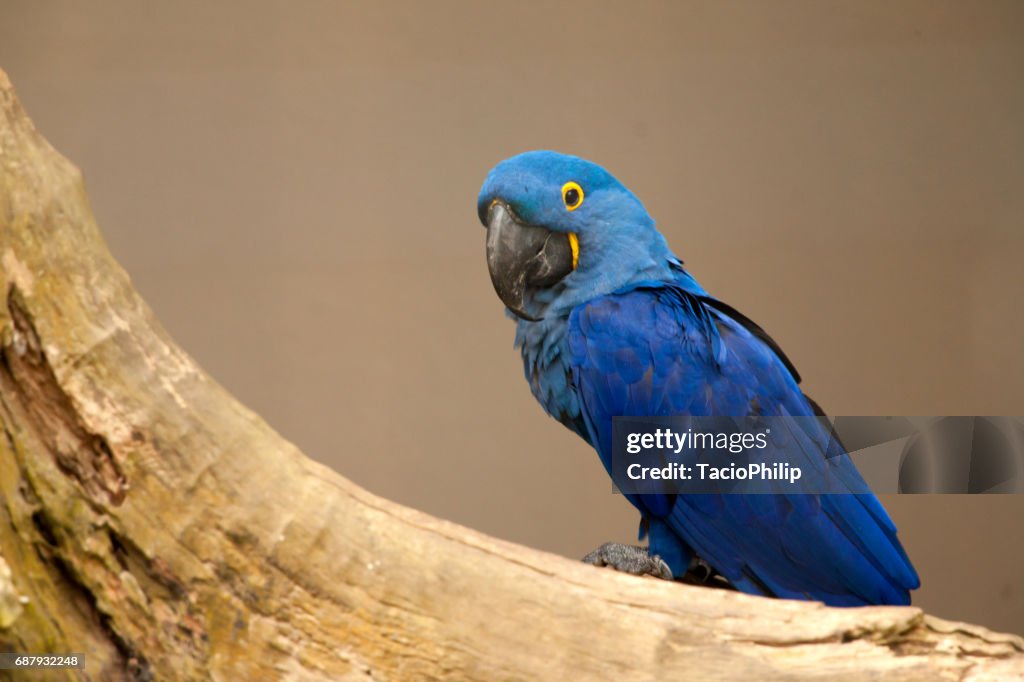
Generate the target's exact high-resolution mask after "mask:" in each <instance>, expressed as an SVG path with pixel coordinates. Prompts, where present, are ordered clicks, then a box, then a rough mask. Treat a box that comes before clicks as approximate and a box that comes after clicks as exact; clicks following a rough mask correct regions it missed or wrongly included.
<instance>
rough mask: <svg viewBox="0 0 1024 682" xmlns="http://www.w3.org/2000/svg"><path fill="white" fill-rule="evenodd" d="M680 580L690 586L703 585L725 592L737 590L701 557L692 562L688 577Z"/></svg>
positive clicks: (685, 576) (687, 570) (687, 572)
mask: <svg viewBox="0 0 1024 682" xmlns="http://www.w3.org/2000/svg"><path fill="white" fill-rule="evenodd" d="M680 580H681V581H682V582H684V583H686V584H688V585H703V586H705V587H717V588H719V589H723V590H735V589H736V588H735V587H733V586H732V583H730V582H729V581H728V580H727V579H726V578H725V576H724V575H722V574H721V573H719V572H718V571H716V570H715V569H714V568H712V567H711V564H709V563H708V562H706V561H704V560H703V559H701V558H700V557H694V558H693V559H691V560H690V566H689V567H688V568H687V569H686V575H684V576H683V577H682V578H680Z"/></svg>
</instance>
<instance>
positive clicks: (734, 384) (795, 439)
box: [567, 282, 919, 606]
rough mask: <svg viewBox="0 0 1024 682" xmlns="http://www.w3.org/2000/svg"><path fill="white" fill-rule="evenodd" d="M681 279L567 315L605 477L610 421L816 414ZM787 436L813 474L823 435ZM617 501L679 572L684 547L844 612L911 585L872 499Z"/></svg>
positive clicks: (845, 468) (743, 583)
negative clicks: (636, 513)
mask: <svg viewBox="0 0 1024 682" xmlns="http://www.w3.org/2000/svg"><path fill="white" fill-rule="evenodd" d="M683 285H684V286H673V285H667V284H665V283H648V284H641V285H638V286H634V287H632V288H630V289H629V290H626V291H620V292H617V293H615V294H612V295H609V296H603V297H600V298H597V299H594V300H592V301H589V302H587V303H585V304H583V305H581V306H578V307H577V308H576V309H574V310H573V312H572V313H571V315H570V317H569V329H568V339H567V341H568V349H569V352H568V356H569V357H568V366H569V380H570V382H571V383H572V386H573V389H574V390H575V394H576V396H577V397H578V401H579V410H580V412H581V418H582V424H583V428H584V430H585V431H586V437H587V438H588V440H589V441H590V442H591V443H592V444H593V445H594V447H595V448H596V449H597V451H598V454H599V455H600V457H601V461H602V463H604V465H605V467H606V468H607V469H608V470H609V471H610V470H611V443H612V437H611V428H612V419H611V418H612V417H613V416H648V415H650V416H668V415H693V416H703V415H727V416H745V415H751V414H765V415H792V416H811V415H813V414H814V413H815V412H814V409H813V407H812V404H811V403H810V402H809V401H808V400H807V399H806V398H805V397H804V395H803V393H802V392H801V390H800V388H799V386H798V385H797V381H798V377H797V375H796V373H795V370H793V369H792V365H791V364H790V363H789V362H788V360H786V359H785V356H784V355H782V354H781V351H780V350H778V348H777V346H775V345H774V343H773V342H771V341H770V339H769V338H768V337H767V335H766V334H764V333H763V331H761V330H760V328H759V327H757V326H756V325H753V323H752V322H750V321H749V320H747V319H746V318H742V316H739V315H738V313H735V311H733V310H732V309H731V308H728V306H722V305H709V304H707V300H708V299H706V298H703V297H704V296H706V294H704V292H703V290H701V289H699V287H698V288H694V287H693V286H687V283H686V282H684V283H683ZM730 313H732V315H730ZM737 317H739V318H741V319H736V318H737ZM789 437H791V438H792V444H793V446H794V447H796V448H799V450H800V451H802V455H803V456H804V457H805V461H806V465H807V466H818V467H823V466H824V462H825V452H826V449H827V448H830V447H835V442H834V441H829V439H828V437H827V435H826V434H823V433H822V434H815V433H792V434H789ZM829 454H833V453H832V451H830V450H829ZM839 469H840V470H839V472H838V473H839V477H840V478H841V479H843V480H849V481H851V482H854V483H857V482H861V480H860V477H859V474H857V472H856V469H855V468H854V467H853V465H852V463H851V462H850V461H849V459H848V458H846V457H845V456H844V457H843V458H842V466H840V467H839ZM627 497H628V498H629V500H630V502H632V503H633V504H634V505H635V506H636V507H637V508H638V509H639V510H640V512H641V514H642V515H643V518H644V522H645V526H644V527H645V528H647V530H648V536H649V542H650V547H651V551H652V552H653V553H657V554H659V555H661V556H662V557H663V558H665V559H666V561H667V562H668V563H669V565H670V566H671V568H672V569H673V572H674V573H676V574H680V573H682V572H684V571H685V570H686V564H687V563H688V562H689V558H690V557H691V556H692V555H693V554H694V553H695V554H697V555H698V556H700V557H701V558H703V559H704V560H705V561H707V562H708V563H709V564H711V565H712V566H713V567H714V568H715V569H716V570H717V571H719V572H720V573H721V574H723V575H724V576H725V577H727V578H728V579H729V580H730V581H731V582H732V583H733V584H734V585H736V586H737V587H738V588H739V589H741V590H744V591H747V592H752V593H761V594H770V595H774V596H778V597H789V598H802V599H808V598H810V599H818V600H822V601H824V602H826V603H829V604H834V605H842V606H853V605H862V604H907V603H909V601H910V597H909V590H910V589H913V588H915V587H917V586H918V584H919V581H918V578H917V574H916V573H915V572H914V569H913V566H911V564H910V561H909V560H908V558H907V556H906V553H905V552H904V551H903V548H902V547H901V546H900V543H899V541H898V540H897V538H896V529H895V527H894V526H893V524H892V522H891V520H890V519H889V517H888V515H887V514H886V512H885V510H884V509H883V508H882V506H881V504H879V502H878V500H877V499H876V498H875V497H874V496H873V495H871V494H849V495H820V496H819V495H808V494H789V495H787V494H783V493H781V492H780V493H779V494H777V495H709V494H705V495H627Z"/></svg>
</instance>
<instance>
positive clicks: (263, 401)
mask: <svg viewBox="0 0 1024 682" xmlns="http://www.w3.org/2000/svg"><path fill="white" fill-rule="evenodd" d="M208 5H209V6H208ZM243 8H244V9H243ZM0 66H2V67H3V68H4V69H6V70H8V72H9V74H10V76H11V78H12V80H13V81H14V83H15V86H16V87H17V88H18V90H19V92H20V94H21V97H22V98H23V100H24V102H25V104H26V106H27V107H28V109H29V112H30V113H31V114H32V115H33V116H34V118H35V120H36V122H37V124H38V125H39V127H40V128H41V129H42V131H43V132H44V133H45V134H46V135H47V136H48V137H49V139H50V140H51V141H52V142H53V143H54V144H55V145H56V146H57V147H58V148H59V149H60V150H62V151H63V152H64V153H65V154H66V155H67V156H69V157H70V158H71V159H73V160H74V161H75V162H76V163H78V164H79V165H80V166H81V167H82V168H83V169H84V171H85V174H86V179H87V183H88V188H89V191H90V195H91V197H92V201H93V203H94V207H95V210H96V213H97V214H98V218H99V221H100V223H101V225H102V226H103V228H104V231H105V234H106V236H107V238H108V240H109V242H110V244H111V247H112V249H113V250H114V252H115V254H116V255H117V256H118V257H119V258H120V260H121V261H122V263H124V265H125V266H126V267H127V269H128V270H129V271H130V272H131V273H132V276H133V278H134V280H135V282H136V284H137V286H138V287H139V289H140V290H141V291H142V293H143V294H144V295H145V296H146V297H147V299H148V300H149V301H150V303H151V304H152V305H153V306H154V308H155V309H156V311H157V313H158V314H159V316H160V318H161V319H162V320H163V322H164V323H165V324H166V325H167V327H168V328H169V329H170V330H171V332H172V333H173V334H174V335H175V337H176V338H177V339H178V341H179V342H180V343H182V345H184V346H185V347H186V348H187V349H189V350H190V351H191V352H192V353H193V354H194V355H195V356H196V357H197V358H198V359H199V360H200V361H201V362H202V363H203V365H204V366H205V367H206V368H207V369H208V370H210V371H211V372H212V373H213V375H214V376H215V377H217V378H218V379H219V380H220V381H222V382H223V383H224V384H226V385H227V386H228V387H229V388H230V389H231V390H232V391H234V392H235V393H236V394H237V395H238V396H239V397H240V398H241V399H242V400H244V401H245V402H246V403H248V404H249V405H250V406H251V407H253V408H254V409H256V410H257V411H258V412H260V413H261V414H262V415H263V416H265V417H266V418H267V419H268V420H269V421H270V423H271V424H273V425H274V426H275V427H277V428H278V429H279V430H280V431H282V432H283V433H284V434H285V435H287V436H288V437H290V438H292V439H293V440H295V441H296V442H297V443H298V444H299V445H300V446H302V447H303V448H304V449H305V450H306V452H308V453H309V454H311V455H312V456H314V457H316V458H318V459H320V460H323V461H325V462H328V463H330V464H331V465H332V466H334V467H336V468H337V469H338V470H339V471H341V472H343V473H344V474H345V475H347V476H349V477H351V478H352V479H354V480H356V481H357V482H359V483H361V484H363V485H364V486H366V487H368V488H369V489H371V490H373V491H375V492H377V493H379V494H381V495H384V496H387V497H390V498H393V499H395V500H398V501H401V502H403V503H406V504H409V505H412V506H415V507H418V508H420V509H424V510H426V511H428V512H431V513H433V514H436V515H439V516H443V517H447V518H450V519H454V520H456V521H459V522H462V523H465V524H468V525H470V526H473V527H475V528H479V529H481V530H483V531H486V532H488V533H493V534H495V535H498V536H502V537H505V538H510V539H512V540H516V541H519V542H523V543H526V544H529V545H533V546H537V547H542V548H545V549H548V550H551V551H553V552H557V553H560V554H565V555H568V556H580V555H582V554H583V553H585V552H586V551H588V550H590V549H592V548H593V547H594V546H596V545H597V544H599V543H600V542H602V541H605V540H613V539H614V540H620V541H629V540H631V539H632V538H633V536H634V532H635V527H636V515H635V513H634V512H633V511H632V510H631V509H630V507H629V506H628V504H627V503H626V502H625V501H624V500H623V499H621V498H620V497H614V496H612V495H611V493H610V487H609V483H608V481H607V479H606V477H605V475H604V473H603V471H602V470H601V467H600V466H599V464H598V462H597V459H596V456H595V455H594V454H593V452H592V451H590V450H589V449H588V448H587V447H586V446H585V445H584V444H583V443H582V442H580V441H578V440H577V439H576V438H575V437H574V436H572V435H571V434H569V433H568V432H567V431H565V430H564V429H562V427H561V426H559V425H558V424H556V423H555V422H553V421H551V420H548V419H546V418H545V417H544V416H543V415H542V413H541V412H540V409H539V408H538V407H537V406H536V405H535V404H534V403H533V399H532V398H531V397H530V395H529V391H528V390H527V387H526V384H525V382H524V381H523V379H522V376H521V374H520V372H521V370H520V365H519V360H518V358H517V356H516V354H515V353H514V352H513V351H512V349H511V344H512V325H511V323H509V322H508V321H506V320H505V319H504V318H503V316H502V312H501V306H500V304H499V303H498V301H497V299H496V297H495V296H494V294H493V292H492V290H491V287H490V283H489V281H488V278H487V273H486V268H485V265H484V259H483V229H482V228H481V227H480V226H479V225H478V224H477V223H476V216H475V214H474V200H475V197H476V192H477V189H478V187H479V184H480V182H481V181H482V179H483V176H484V174H485V173H486V171H487V170H488V169H489V168H490V167H491V166H492V165H493V164H494V163H496V162H497V161H498V160H500V159H501V158H503V157H506V156H509V155H511V154H513V153H516V152H519V151H523V150H526V149H532V148H555V149H559V150H562V151H568V152H573V153H577V154H580V155H584V156H587V157H590V158H592V159H594V160H597V161H599V162H600V163H602V164H604V165H605V166H607V167H608V168H610V169H611V170H612V171H613V172H615V173H616V174H617V175H618V176H619V177H620V178H621V179H622V180H623V181H624V182H626V183H627V184H628V185H629V186H630V187H631V188H632V189H634V190H635V191H636V192H637V193H638V194H639V195H640V196H641V197H642V198H643V199H644V201H645V202H646V204H647V206H648V208H649V209H650V211H651V213H652V214H653V215H654V216H655V217H656V219H657V220H658V221H659V225H660V226H661V228H662V230H663V231H664V232H665V233H666V234H667V235H668V237H669V241H670V243H671V244H672V245H673V246H674V248H675V249H676V251H677V252H678V253H680V254H681V255H682V256H683V257H684V258H685V259H686V260H687V262H688V264H689V265H690V267H691V269H692V271H693V272H694V273H695V274H696V275H697V276H698V277H699V278H700V280H701V282H702V283H703V284H704V285H705V286H706V287H707V288H708V289H710V290H711V291H712V292H713V293H715V294H716V295H718V296H719V297H721V298H723V299H725V300H726V301H729V302H730V303H732V304H733V305H735V306H736V307H738V308H739V309H741V310H743V311H744V312H746V313H747V314H748V315H750V316H751V317H753V318H754V319H755V320H758V321H759V322H761V323H762V324H763V325H764V326H765V327H766V328H767V329H768V330H769V331H770V332H771V333H772V334H773V335H774V336H775V337H776V338H777V339H778V340H779V341H780V342H781V343H782V345H783V346H784V347H785V348H786V350H787V352H788V353H789V355H790V356H791V357H792V358H793V359H794V360H795V362H796V364H797V365H798V367H799V368H800V369H801V371H802V372H803V374H804V376H805V377H806V383H807V386H808V389H809V391H810V392H812V394H813V395H815V396H816V397H817V398H819V400H820V402H821V403H822V404H823V405H825V406H826V408H827V409H829V410H830V411H832V412H834V413H839V414H911V415H913V414H1024V354H1022V353H1021V345H1022V344H1021V339H1022V338H1024V319H1022V315H1021V312H1022V301H1024V275H1022V274H1021V266H1020V261H1021V254H1022V247H1024V231H1022V227H1024V224H1022V223H1024V220H1022V216H1024V191H1022V190H1024V125H1022V124H1021V122H1022V121H1024V4H1022V3H1020V2H1013V1H1010V2H978V3H959V2H911V1H908V2H901V3H888V2H872V3H864V2H847V3H822V2H782V3H761V2H749V3H737V2H729V3H718V2H707V3H698V4H694V3H682V2H664V3H661V2H658V3H652V2H646V3H639V2H629V3H626V2H622V3H607V2H572V3H563V4H558V5H553V4H547V3H520V2H515V3H511V2H502V3H477V2H468V1H467V2H436V1H435V2H418V1H410V2H386V3H373V4H371V3H365V4H362V3H340V2H339V3H335V2H295V3H285V2H271V1H269V0H261V1H259V2H249V3H234V4H231V5H229V4H228V3H205V2H176V3H162V4H160V5H157V4H156V3H148V4H147V3H136V2H92V3H75V2H59V3H58V2H39V1H37V0H31V1H30V0H24V1H22V0H18V1H13V0H3V2H2V3H0ZM237 456H238V457H243V458H244V457H245V453H244V452H239V453H237ZM884 501H885V503H886V504H887V506H888V507H889V509H890V511H891V512H892V515H893V516H894V518H895V520H896V522H897V524H898V525H899V526H900V529H901V535H902V537H903V539H904V541H905V544H906V545H907V548H908V550H909V552H910V554H911V556H912V557H913V558H914V560H915V562H916V564H917V566H918V568H919V570H920V572H921V575H922V579H923V581H924V587H923V588H922V589H921V591H920V592H919V594H918V595H917V597H916V603H918V604H920V605H922V606H924V607H925V608H928V609H930V610H933V611H935V612H936V613H938V614H941V615H944V616H949V617H953V618H963V619H967V620H973V621H978V622H981V623H985V624H988V625H990V626H992V627H996V628H1002V629H1010V630H1016V631H1018V632H1024V580H1022V573H1024V571H1022V569H1021V566H1022V565H1024V524H1022V523H1021V520H1022V516H1024V514H1022V512H1024V497H1021V496H1004V497H995V496H992V497H978V498H973V499H967V498H960V497H903V498H887V499H885V500H884Z"/></svg>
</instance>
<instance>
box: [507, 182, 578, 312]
mask: <svg viewBox="0 0 1024 682" xmlns="http://www.w3.org/2000/svg"><path fill="white" fill-rule="evenodd" d="M487 269H488V270H489V271H490V273H491V282H492V283H493V284H494V290H495V291H496V292H497V293H498V297H499V298H500V299H501V300H502V302H503V303H504V304H505V305H506V306H508V309H509V310H511V311H512V312H513V313H515V315H516V316H517V317H520V318H522V319H524V320H531V321H533V322H536V321H538V320H540V319H541V318H539V317H534V316H532V315H530V314H529V313H527V312H526V303H527V302H526V298H527V293H528V290H530V289H534V290H536V289H543V288H545V287H549V286H551V285H552V284H554V283H556V282H558V281H559V280H561V279H562V278H563V277H565V276H566V275H568V274H569V273H571V272H572V270H573V256H572V247H571V246H570V244H569V237H568V235H566V234H561V233H558V232H552V231H551V230H548V229H546V228H543V227H537V226H534V225H524V224H523V223H521V222H519V221H518V220H516V218H515V215H514V214H513V213H512V211H511V209H509V207H508V206H507V205H506V204H504V203H503V202H501V201H494V202H492V203H491V205H490V208H489V209H488V211H487Z"/></svg>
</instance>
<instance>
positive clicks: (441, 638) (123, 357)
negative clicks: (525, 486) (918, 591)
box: [0, 71, 1024, 682]
mask: <svg viewBox="0 0 1024 682" xmlns="http://www.w3.org/2000/svg"><path fill="white" fill-rule="evenodd" d="M159 162H160V161H159V159H154V160H153V163H159ZM183 219H184V218H183ZM253 371H257V368H253ZM325 409H327V408H325ZM324 418H325V419H331V418H332V417H331V416H330V415H328V414H325V415H324ZM0 425H2V430H3V433H2V435H0V648H2V649H3V650H5V651H18V652H30V653H53V652H83V653H85V656H86V660H87V665H86V667H85V669H83V670H77V669H69V670H52V671H46V672H39V671H35V672H33V673H31V674H30V673H27V672H25V673H13V672H11V671H6V672H4V671H0V675H4V674H6V675H7V676H8V677H11V678H12V679H34V678H38V679H94V680H122V679H128V680H133V679H135V680H150V679H155V680H192V679H196V680H205V679H211V680H232V681H234V680H263V679H281V680H339V679H358V680H366V679H381V680H406V679H472V680H520V679H526V680H570V679H572V680H577V679H607V680H670V679H744V680H782V679H800V680H829V681H830V682H833V681H834V680H869V679H870V680H876V679H879V678H885V679H892V680H937V679H948V680H982V679H1020V678H1021V677H1022V676H1024V643H1022V640H1021V639H1020V638H1018V637H1016V636H1013V635H1007V634H998V633H994V632H990V631H989V630H986V629H985V628H982V627H978V626H974V625H968V624H965V623H954V622H949V621H946V620H942V619H939V618H934V617H931V616H929V615H926V614H924V613H922V612H921V611H920V610H919V609H917V608H912V607H905V608H904V607H878V608H860V609H835V608H827V607H825V606H823V605H821V604H818V603H802V602H793V601H781V600H773V599H764V598H758V597H751V596H746V595H742V594H737V593H733V592H728V591H724V590H714V589H707V588H701V587H693V586H688V585H682V584H673V583H668V582H663V581H659V580H655V579H651V578H636V577H632V576H627V575H623V574H618V573H615V572H614V571H612V570H608V569H598V568H594V567H591V566H586V565H583V564H581V563H579V562H577V561H571V560H569V559H565V558H561V557H557V556H553V555H550V554H546V553H544V552H540V551H535V550H532V549H529V548H526V547H521V546H518V545H514V544H510V543H508V542H502V541H500V540H496V539H494V538H490V537H487V536H485V535H482V534H480V533H478V532H475V531H473V530H470V529H468V528H464V527H462V526H459V525H456V524H454V523H449V522H447V521H443V520H440V519H436V518H432V517H430V516H428V515H426V514H423V513H420V512H417V511H415V510H412V509H408V508H405V507H402V506H400V505H398V504H395V503H392V502H389V501H387V500H384V499H381V498H379V497H376V496H375V495H373V494H371V493H369V492H367V491H365V490H362V489H360V488H359V487H357V486H355V485H353V484H352V483H350V482H349V481H347V480H345V479H344V478H343V477H342V476H340V475H338V474H337V473H335V472H334V471H331V470H329V469H328V468H326V467H324V466H321V465H320V464H317V463H316V462H313V461H312V460H310V459H308V458H307V457H305V456H303V455H302V453H300V452H299V451H298V450H297V449H296V448H295V447H294V446H293V445H291V444H290V443H288V442H287V441H286V440H284V439H283V438H281V437H280V436H279V435H278V434H276V433H275V432H274V431H273V430H271V429H270V428H269V427H268V426H267V424H266V423H264V422H263V420H261V419H260V418H259V417H258V416H257V415H255V414H253V413H252V412H251V411H249V410H248V409H246V408H245V407H244V406H242V405H241V404H239V403H238V401H236V400H235V399H234V398H232V397H231V395H229V394H228V393H227V392H226V391H225V390H224V389H223V388H221V387H220V386H219V385H218V384H217V383H215V382H214V381H213V380H211V379H210V378H209V377H208V376H206V374H204V373H203V371H202V370H201V369H200V368H199V367H198V365H197V364H196V363H195V361H193V360H192V359H191V358H190V357H189V356H188V355H187V354H186V353H185V352H184V351H182V350H181V349H180V348H178V346H176V345H175V344H174V342H173V341H172V340H171V338H170V336H169V335H168V334H167V332H166V331H165V330H164V329H163V328H162V327H161V326H160V323H159V322H158V321H157V320H156V318H155V317H154V316H153V313H152V312H151V311H150V309H149V308H148V307H147V306H146V304H145V303H144V302H143V301H142V299H141V298H140V297H139V295H138V294H137V293H136V292H135V290H134V289H133V288H132V284H131V281H130V280H129V278H128V275H127V274H126V273H125V271H124V270H123V269H122V268H121V267H120V266H119V265H118V264H117V263H116V262H115V261H114V259H113V258H112V257H111V255H110V253H109V251H108V250H107V247H106V245H105V244H104V241H103V239H102V237H101V235H100V232H99V230H98V229H97V227H96V224H95V221H94V218H93V216H92V213H91V211H90V208H89V202H88V199H87V197H86V194H85V190H84V186H83V182H82V175H81V173H80V172H79V171H78V169H76V168H75V167H74V166H73V165H72V164H71V163H70V162H69V161H68V160H66V159H65V158H64V157H62V156H61V155H60V154H59V153H57V152H56V151H55V150H54V149H53V148H52V147H51V146H50V145H49V144H48V143H47V142H46V140H45V139H44V138H43V137H42V136H41V135H40V134H39V132H37V131H36V129H35V127H34V126H33V124H32V122H31V121H30V120H29V118H28V116H27V115H26V114H25V112H24V110H23V109H22V107H21V105H20V104H19V102H18V100H17V98H16V97H15V94H14V92H13V90H12V88H11V85H10V82H9V81H8V79H7V77H6V75H4V74H3V72H2V71H0ZM17 675H24V677H15V676H17ZM32 676H34V677H32Z"/></svg>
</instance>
